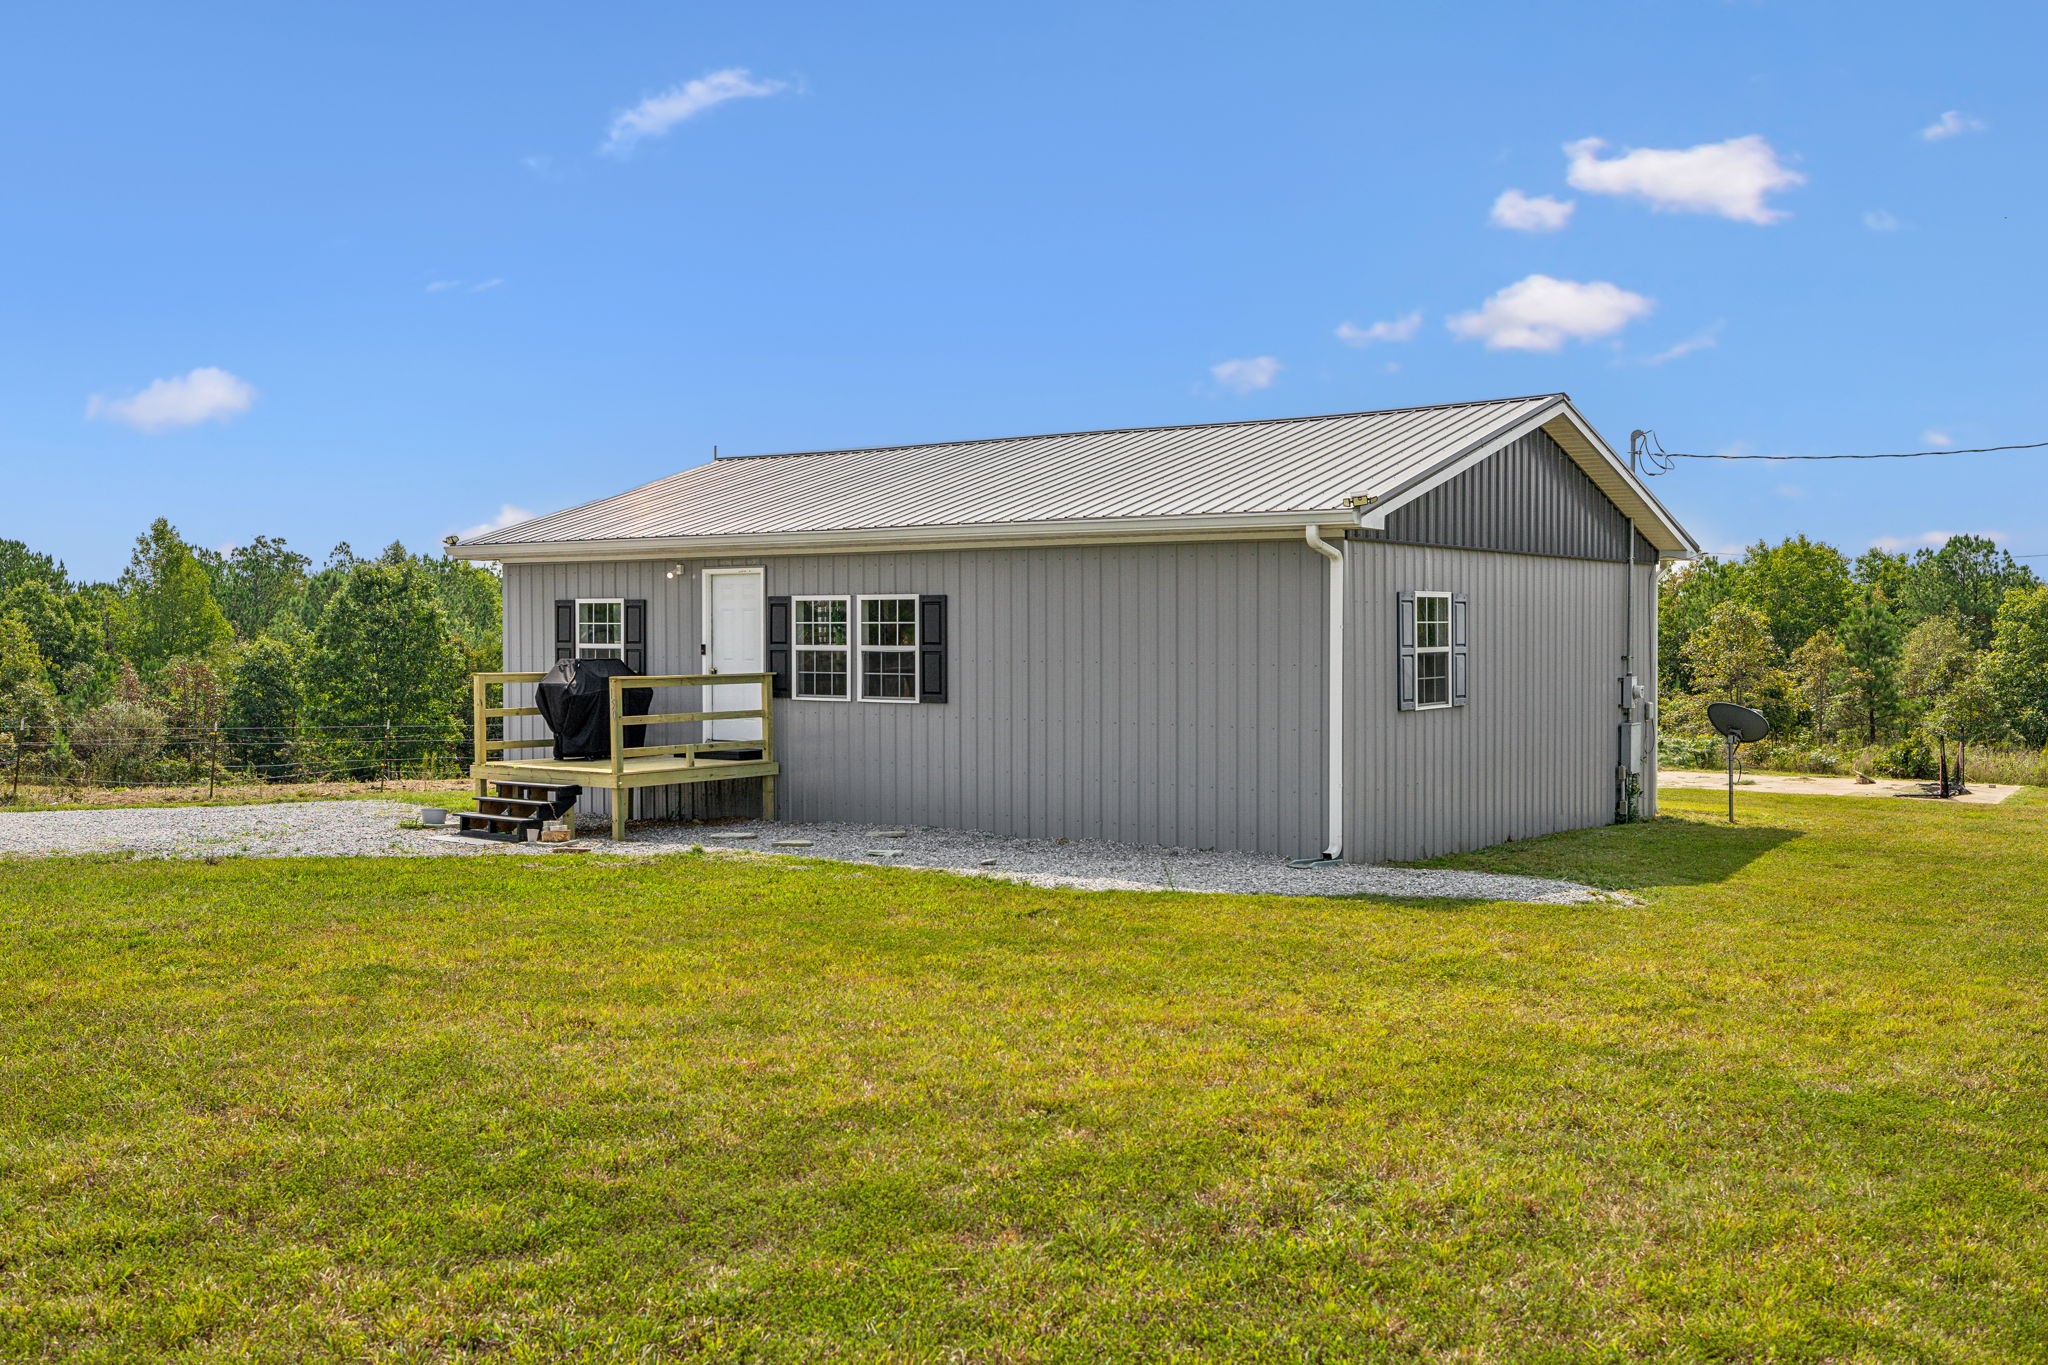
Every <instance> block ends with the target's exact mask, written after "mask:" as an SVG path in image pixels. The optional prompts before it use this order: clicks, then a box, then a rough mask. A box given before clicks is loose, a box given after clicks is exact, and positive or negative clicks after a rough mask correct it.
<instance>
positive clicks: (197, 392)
mask: <svg viewBox="0 0 2048 1365" xmlns="http://www.w3.org/2000/svg"><path fill="white" fill-rule="evenodd" d="M255 401H256V388H255V386H254V385H252V384H251V383H249V381H248V380H246V379H241V378H238V377H237V376H235V375H232V374H229V373H228V372H227V371H226V370H223V369H218V368H216V367H215V366H212V365H202V366H201V367H200V368H198V369H196V370H193V371H191V372H190V373H188V374H182V375H179V376H178V377H176V378H175V379H158V380H155V381H153V382H152V383H151V384H150V386H149V387H148V388H146V389H144V390H143V391H142V392H141V393H137V394H131V395H130V396H128V397H127V398H104V397H101V396H100V395H99V394H94V395H93V396H92V397H91V398H90V399H88V400H86V404H85V415H86V419H87V420H88V421H90V420H93V419H95V418H105V419H106V420H107V421H110V422H120V423H122V424H124V425H126V426H131V427H134V428H135V429H136V430H137V431H150V432H155V431H168V430H170V429H171V428H172V427H190V426H197V425H198V424H199V423H201V422H225V421H227V420H228V419H229V418H230V417H235V416H239V415H240V414H242V413H245V412H247V411H248V410H249V405H250V404H252V403H254V402H255Z"/></svg>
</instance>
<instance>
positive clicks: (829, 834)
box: [0, 801, 1606, 904]
mask: <svg viewBox="0 0 2048 1365" xmlns="http://www.w3.org/2000/svg"><path fill="white" fill-rule="evenodd" d="M418 813H419V808H418V807H416V806H410V805H405V804H402V803H400V802H395V801H308V802H302V803H296V804H290V805H269V806H198V807H185V808H168V807H154V808H133V809H127V810H81V811H30V812H24V813H20V814H6V813H0V855H5V854H50V853H132V854H135V855H138V856H141V857H158V858H217V857H234V856H242V857H259V858H286V857H300V856H318V855H342V856H354V857H392V856H400V857H404V856H425V857H477V856H486V855H490V854H514V855H519V856H530V855H533V854H535V853H547V854H550V855H552V854H556V853H558V852H562V851H567V850H575V851H591V852H602V853H607V854H612V855H619V854H625V855H629V856H635V857H643V856H651V855H655V854H661V853H675V852H678V851H680V850H683V849H688V848H692V847H703V848H706V849H722V850H731V851H735V852H745V853H749V854H762V855H776V854H782V855H788V856H793V857H803V858H826V859H831V860H834V861H839V862H850V863H866V864H869V865H871V866H888V867H918V868H933V869H938V870H941V871H948V872H959V873H965V874H968V875H971V876H983V877H998V878H1002V879H1004V880H1008V881H1017V882H1024V883H1028V884H1030V885H1033V886H1048V887H1054V886H1057V887H1077V888H1080V889H1082V890H1091V891H1164V890H1172V891H1217V892H1234V893H1240V894H1262V895H1283V896H1350V895H1371V896H1390V897H1400V898H1412V897H1418V896H1443V897H1453V898H1457V899H1461V900H1493V901H1537V902H1546V903H1552V904H1566V903H1571V902H1577V901H1588V900H1599V899H1603V898H1604V896H1605V894H1606V893H1603V892H1599V891H1595V890H1593V889H1592V888H1590V887H1585V886H1580V885H1578V884H1576V883H1573V882H1563V881H1551V880H1548V879H1545V878H1541V877H1511V876H1505V875H1503V874H1500V873H1495V872H1456V871H1448V870H1442V869H1436V868H1400V867H1375V866H1368V865H1362V864H1353V863H1347V864H1344V865H1343V866H1340V867H1310V868H1293V867H1289V866H1288V865H1287V864H1286V862H1285V861H1283V860H1281V859H1278V858H1272V857H1267V856H1264V855H1260V854H1253V853H1219V852H1200V851H1196V850H1193V849H1185V848H1139V847H1134V846H1132V845H1129V844H1111V843H1100V842H1095V841H1092V840H1073V841H1069V842H1060V841H1057V840H1047V839H1012V838H1005V837H1002V836H1000V835H994V834H976V833H971V832H967V831H962V830H950V829H891V828H890V827H889V826H885V825H849V824H790V823H778V824H763V823H758V822H756V823H733V824H723V823H722V824H711V825H686V824H645V825H637V826H635V827H634V829H633V837H632V838H631V839H629V840H628V841H627V842H625V843H624V844H614V843H612V842H611V841H610V840H609V839H603V838H586V839H581V840H578V841H577V842H576V843H575V844H572V845H566V846H564V845H555V846H550V845H544V844H543V845H535V844H517V845H515V844H499V843H491V842H487V841H484V840H475V841H468V840H460V839H450V838H447V837H445V836H442V835H438V832H437V831H433V830H402V829H400V828H398V822H399V821H400V820H401V819H404V818H406V817H410V816H414V815H417V814H418ZM778 841H779V842H781V843H783V844H784V845H796V846H785V847H777V846H776V845H777V843H778Z"/></svg>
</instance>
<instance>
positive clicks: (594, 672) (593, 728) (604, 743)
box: [533, 659, 653, 759]
mask: <svg viewBox="0 0 2048 1365" xmlns="http://www.w3.org/2000/svg"><path fill="white" fill-rule="evenodd" d="M620 675H624V676H626V677H638V676H640V675H639V674H638V673H637V672H636V671H635V670H633V669H631V668H628V667H626V665H625V663H624V662H623V661H621V660H618V659H563V660H562V661H561V662H559V663H557V664H556V665H555V666H554V667H553V668H552V669H550V670H549V671H548V674H547V676H546V677H544V678H542V679H541V680H540V681H539V682H537V683H535V684H534V685H533V704H534V706H535V708H536V709H538V710H539V712H540V716H541V719H542V720H544V721H546V722H547V726H548V729H549V730H550V731H551V732H552V733H553V734H554V737H555V757H556V758H604V759H608V758H610V757H611V756H612V739H611V724H612V718H611V685H610V679H612V678H614V677H618V676H620ZM652 697H653V693H652V692H651V691H650V690H649V689H648V688H644V687H633V688H627V689H625V690H624V691H623V692H622V693H621V695H620V703H621V705H622V706H623V707H624V708H625V713H626V714H627V715H629V716H644V715H646V714H647V706H648V703H649V701H650V700H652ZM625 735H626V747H627V748H628V749H636V748H639V747H640V746H641V745H643V744H645V743H646V742H647V727H646V726H644V725H630V726H627V727H626V731H625Z"/></svg>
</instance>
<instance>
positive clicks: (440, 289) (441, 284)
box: [427, 280, 462, 294]
mask: <svg viewBox="0 0 2048 1365" xmlns="http://www.w3.org/2000/svg"><path fill="white" fill-rule="evenodd" d="M461 287H462V281H461V280H428V281H427V292H428V293H429V294H445V293H447V292H448V291H449V290H451V289H460V288H461Z"/></svg>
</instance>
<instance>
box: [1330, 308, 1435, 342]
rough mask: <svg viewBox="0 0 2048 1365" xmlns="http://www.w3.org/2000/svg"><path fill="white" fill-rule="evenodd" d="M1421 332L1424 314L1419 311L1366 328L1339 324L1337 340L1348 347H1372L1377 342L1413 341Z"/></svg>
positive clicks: (1351, 323)
mask: <svg viewBox="0 0 2048 1365" xmlns="http://www.w3.org/2000/svg"><path fill="white" fill-rule="evenodd" d="M1421 330H1422V312H1421V310H1420V309H1418V310H1416V311H1415V312H1413V313H1409V314H1407V315H1406V316H1404V317H1398V318H1392V319H1390V320H1388V321H1386V322H1375V323H1371V324H1369V325H1367V326H1364V327H1360V326H1359V325H1358V324H1356V323H1353V322H1340V323H1338V324H1337V340H1339V341H1341V342H1343V343H1344V344H1345V345H1346V346H1370V345H1372V344H1373V343H1374V342H1375V341H1413V340H1414V339H1415V334H1416V333H1417V332H1419V331H1421Z"/></svg>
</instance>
